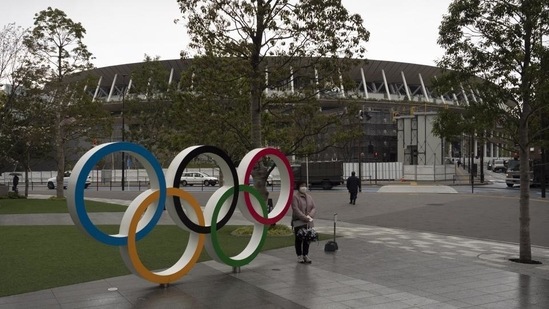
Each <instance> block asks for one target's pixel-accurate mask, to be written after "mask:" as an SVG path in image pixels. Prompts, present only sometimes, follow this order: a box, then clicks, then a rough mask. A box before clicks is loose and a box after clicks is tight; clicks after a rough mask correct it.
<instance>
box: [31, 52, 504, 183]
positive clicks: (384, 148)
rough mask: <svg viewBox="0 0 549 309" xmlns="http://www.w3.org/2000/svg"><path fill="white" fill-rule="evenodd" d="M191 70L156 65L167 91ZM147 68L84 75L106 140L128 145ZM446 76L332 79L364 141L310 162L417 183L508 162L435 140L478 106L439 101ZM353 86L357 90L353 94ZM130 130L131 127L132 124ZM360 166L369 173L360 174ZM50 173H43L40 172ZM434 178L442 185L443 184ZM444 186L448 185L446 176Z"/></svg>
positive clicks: (392, 65) (395, 72)
mask: <svg viewBox="0 0 549 309" xmlns="http://www.w3.org/2000/svg"><path fill="white" fill-rule="evenodd" d="M191 62H192V60H190V59H173V60H160V61H158V65H160V66H161V67H162V68H164V70H165V71H166V72H168V74H166V76H167V80H166V81H164V82H166V83H167V84H168V85H179V84H180V83H181V80H180V76H181V75H182V73H183V72H185V70H188V69H189V68H190V66H191ZM143 65H144V62H141V63H130V64H120V65H115V66H108V67H102V68H95V69H93V70H90V71H86V72H83V74H84V75H89V76H92V77H94V80H97V84H95V85H88V86H87V88H86V91H87V93H88V94H89V95H90V96H92V97H93V100H96V101H100V102H102V103H103V104H104V106H105V109H106V110H108V111H109V112H111V114H112V115H114V116H115V117H116V118H117V119H116V121H115V127H114V128H113V135H112V136H110V137H108V138H106V140H108V141H116V140H123V138H122V133H121V132H123V130H122V125H123V123H124V121H123V116H122V115H123V105H124V98H125V97H126V98H128V96H131V95H133V96H135V97H139V95H140V94H139V93H135V89H134V87H132V83H133V78H132V76H134V74H135V73H136V72H137V71H138V70H139V69H140V68H141V67H142V66H143ZM322 73H323V72H322V71H321V70H318V71H317V70H316V69H315V71H314V76H315V78H316V79H317V81H316V82H317V84H318V80H320V79H322ZM442 73H443V72H442V69H440V68H438V67H434V66H427V65H420V64H411V63H403V62H391V61H381V60H367V61H365V62H362V63H361V64H359V65H353V66H350V67H349V69H348V70H346V71H344V72H341V74H340V78H339V82H338V80H337V79H336V80H335V82H334V80H333V79H332V85H331V86H330V87H331V88H330V89H329V90H328V91H319V92H318V93H317V94H316V96H317V99H318V100H319V102H320V104H321V106H322V107H323V108H322V111H323V112H326V111H331V112H333V110H334V109H344V108H345V106H346V102H351V101H352V102H354V103H355V104H359V105H360V106H362V109H361V111H360V114H359V115H357V116H358V117H360V119H361V121H362V123H363V125H361V127H362V128H363V131H364V132H363V137H364V138H363V139H360V140H358V141H355V142H354V143H353V144H351V145H350V146H349V147H348V148H346V149H335V148H334V149H328V150H326V151H325V152H323V153H320V154H317V155H314V156H313V157H311V158H309V159H310V160H313V161H328V160H340V161H344V162H349V163H354V164H359V168H360V169H361V170H364V171H367V170H368V169H369V166H368V164H369V163H372V162H376V163H378V162H379V163H381V162H383V163H390V162H397V163H399V164H400V165H399V167H397V168H396V169H397V171H394V172H390V175H389V176H382V178H386V179H401V178H413V179H419V178H420V177H418V175H417V166H428V167H430V168H433V166H436V165H444V164H446V163H448V159H451V158H465V157H466V156H467V153H469V151H471V152H473V153H474V155H473V156H479V155H483V156H484V157H485V158H486V160H489V159H491V158H497V157H502V156H505V155H506V153H505V151H504V150H502V147H501V146H502V145H499V144H493V143H485V144H482V145H480V144H478V143H477V142H476V141H475V142H474V145H472V146H473V147H470V145H468V144H467V139H465V138H464V139H463V140H462V141H453V142H452V143H450V142H446V141H443V140H441V139H440V138H438V137H435V136H433V135H432V133H431V130H430V129H431V123H432V120H433V119H434V117H435V116H436V114H437V111H438V110H440V109H443V108H459V107H460V106H463V105H467V104H469V102H470V101H474V100H476V95H475V93H476V91H477V90H475V89H471V88H469V89H467V88H466V87H463V86H462V85H460V86H458V87H455V88H454V89H455V90H456V91H455V92H451V93H436V91H435V90H434V87H433V81H435V80H436V78H437V77H439V76H441V75H442ZM79 76H81V75H79ZM343 80H350V81H352V83H346V85H347V86H346V87H345V86H344V84H343ZM268 82H269V81H268V78H267V83H268ZM300 82H303V81H302V80H300V79H299V78H297V77H294V76H291V77H290V80H288V82H287V83H286V84H285V85H284V87H278V86H273V85H270V84H269V85H268V87H267V88H266V90H265V95H266V96H272V95H284V94H294V93H295V92H297V91H299V90H296V89H300V85H299V83H300ZM349 84H350V85H352V86H348V85H349ZM125 125H126V126H127V123H126V124H125ZM100 142H103V141H100ZM469 147H470V148H469ZM469 149H471V150H469ZM119 160H121V158H114V159H113V165H114V166H120V164H121V162H120V163H116V162H115V161H119ZM362 164H366V166H364V167H363V168H362ZM401 165H402V166H407V165H410V166H416V168H415V170H416V172H414V173H415V175H405V174H406V172H403V170H404V168H403V167H401ZM377 167H378V166H377V165H376V168H377ZM47 169H48V168H46V167H45V166H42V167H41V168H36V169H35V170H47ZM53 169H54V168H52V170H53ZM348 169H349V170H354V169H357V166H356V165H351V166H350V167H349V168H348ZM392 169H394V168H392ZM346 173H347V171H346ZM427 173H428V174H432V173H434V171H431V170H430V171H428V172H427ZM349 174H350V173H349ZM376 174H377V173H376ZM403 174H404V175H403ZM444 174H446V172H444ZM370 177H371V176H370ZM433 177H434V179H435V180H436V178H437V177H436V176H433ZM377 178H379V176H378V175H376V179H377ZM444 179H447V176H446V175H445V176H444Z"/></svg>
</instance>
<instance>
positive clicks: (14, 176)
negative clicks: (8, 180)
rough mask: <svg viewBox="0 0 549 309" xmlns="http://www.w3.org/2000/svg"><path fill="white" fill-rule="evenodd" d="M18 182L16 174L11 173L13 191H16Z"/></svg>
mask: <svg viewBox="0 0 549 309" xmlns="http://www.w3.org/2000/svg"><path fill="white" fill-rule="evenodd" d="M18 184H19V176H17V174H14V175H13V187H12V189H13V192H16V193H17V192H18V191H17V185H18Z"/></svg>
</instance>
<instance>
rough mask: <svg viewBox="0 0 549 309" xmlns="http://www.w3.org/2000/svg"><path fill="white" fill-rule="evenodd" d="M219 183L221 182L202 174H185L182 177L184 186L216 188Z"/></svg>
mask: <svg viewBox="0 0 549 309" xmlns="http://www.w3.org/2000/svg"><path fill="white" fill-rule="evenodd" d="M218 183H219V180H218V179H217V178H216V177H212V176H210V175H208V174H206V173H202V172H184V173H183V175H182V176H181V185H182V186H192V185H204V186H215V185H217V184H218Z"/></svg>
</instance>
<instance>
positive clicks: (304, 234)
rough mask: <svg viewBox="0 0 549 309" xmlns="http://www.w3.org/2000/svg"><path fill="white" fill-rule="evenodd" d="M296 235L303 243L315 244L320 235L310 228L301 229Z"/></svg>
mask: <svg viewBox="0 0 549 309" xmlns="http://www.w3.org/2000/svg"><path fill="white" fill-rule="evenodd" d="M296 235H297V238H299V239H301V240H303V241H308V242H313V241H317V240H318V233H317V232H316V231H315V229H314V228H312V227H309V226H306V227H303V228H300V229H299V230H298V231H297V233H296Z"/></svg>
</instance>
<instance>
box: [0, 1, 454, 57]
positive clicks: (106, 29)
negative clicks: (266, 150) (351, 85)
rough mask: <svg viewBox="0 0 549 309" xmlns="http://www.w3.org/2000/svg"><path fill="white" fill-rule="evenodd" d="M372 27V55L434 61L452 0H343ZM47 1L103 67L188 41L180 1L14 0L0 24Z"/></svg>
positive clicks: (29, 17)
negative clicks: (80, 32)
mask: <svg viewBox="0 0 549 309" xmlns="http://www.w3.org/2000/svg"><path fill="white" fill-rule="evenodd" d="M342 1H343V4H344V5H345V6H346V7H347V9H348V10H349V12H350V13H358V14H360V15H361V16H362V18H363V19H364V23H365V26H366V28H367V29H368V30H369V31H370V33H371V36H370V41H369V42H368V43H367V48H368V53H367V58H368V59H373V60H388V61H399V62H410V63H417V64H426V65H435V62H434V61H435V60H436V59H439V58H440V57H441V56H442V54H443V50H442V49H440V48H439V47H438V46H437V43H436V41H437V36H438V26H439V25H440V21H441V19H442V15H443V14H445V13H446V12H447V9H448V5H449V4H450V2H451V0H342ZM48 6H51V7H52V8H57V9H60V10H62V11H64V12H65V13H66V14H67V15H68V17H69V18H71V19H72V20H73V21H75V22H80V23H81V24H82V25H83V26H84V28H85V29H86V32H87V33H86V36H85V37H84V43H85V44H86V45H87V46H88V49H89V50H90V51H91V52H92V53H93V55H94V56H95V58H96V59H95V60H94V61H93V62H94V65H95V66H96V67H104V66H109V65H117V64H123V63H133V62H141V61H142V60H143V58H144V55H145V54H148V55H150V56H160V59H162V60H167V59H176V58H179V52H180V50H182V49H185V47H186V46H187V44H188V42H189V41H188V38H187V37H186V32H185V29H184V28H183V26H182V25H181V24H174V22H173V21H174V19H176V18H179V17H180V16H181V15H180V13H179V9H178V6H177V2H176V1H175V0H108V1H107V0H94V1H82V0H47V1H44V0H15V1H9V3H4V5H2V9H1V10H0V26H1V27H3V26H4V25H6V24H8V23H10V22H15V23H16V24H17V25H19V26H22V27H31V26H32V23H33V18H34V14H35V13H38V12H39V11H41V10H45V9H46V8H47V7H48Z"/></svg>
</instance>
